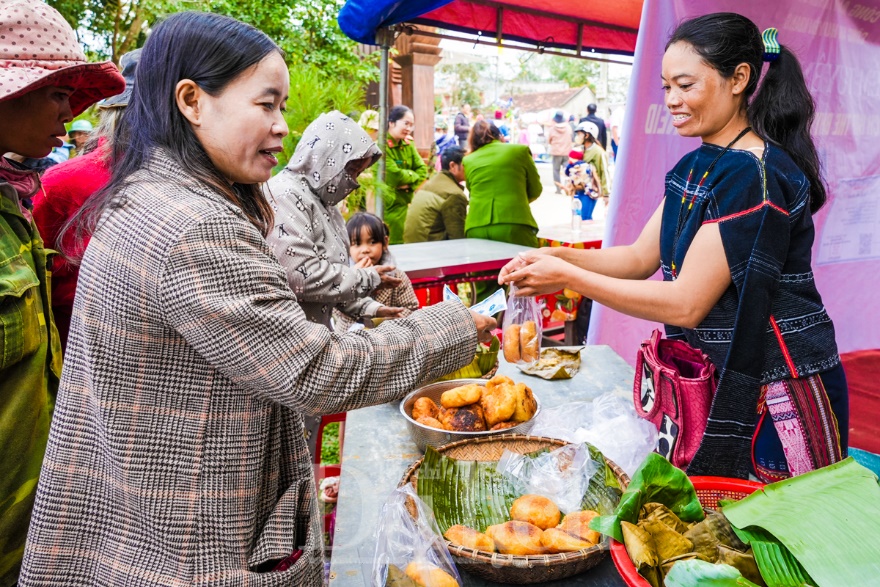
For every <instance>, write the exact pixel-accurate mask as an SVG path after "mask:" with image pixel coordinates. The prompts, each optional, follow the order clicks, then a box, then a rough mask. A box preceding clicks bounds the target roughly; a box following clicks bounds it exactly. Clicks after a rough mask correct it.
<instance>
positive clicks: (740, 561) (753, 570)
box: [716, 544, 767, 587]
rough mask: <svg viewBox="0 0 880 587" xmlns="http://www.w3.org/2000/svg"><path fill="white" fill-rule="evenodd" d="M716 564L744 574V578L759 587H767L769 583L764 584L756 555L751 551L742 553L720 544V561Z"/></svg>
mask: <svg viewBox="0 0 880 587" xmlns="http://www.w3.org/2000/svg"><path fill="white" fill-rule="evenodd" d="M716 562H717V563H719V564H722V565H730V566H731V567H733V568H735V569H736V570H737V571H739V572H740V573H742V576H743V577H745V578H746V579H748V580H749V581H751V582H752V583H754V584H755V585H758V587H767V583H765V582H764V578H763V577H762V576H761V571H760V570H758V563H757V562H756V561H755V554H754V552H753V551H752V550H751V549H749V550H747V551H746V552H740V551H738V550H736V549H733V548H730V547H729V546H724V545H723V544H719V545H718V560H717V561H716Z"/></svg>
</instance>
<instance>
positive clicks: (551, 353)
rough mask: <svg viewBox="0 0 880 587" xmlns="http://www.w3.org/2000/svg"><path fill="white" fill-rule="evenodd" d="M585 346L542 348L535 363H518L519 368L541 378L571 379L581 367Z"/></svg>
mask: <svg viewBox="0 0 880 587" xmlns="http://www.w3.org/2000/svg"><path fill="white" fill-rule="evenodd" d="M583 348H584V347H582V346H581V347H572V348H567V349H564V348H558V347H550V348H546V349H542V350H541V356H540V358H539V359H538V360H537V361H535V362H534V363H529V364H517V367H519V370H520V371H522V372H523V373H527V374H529V375H535V376H536V377H540V378H541V379H549V380H553V379H571V378H572V377H574V376H575V375H576V374H577V372H578V369H580V367H581V349H583Z"/></svg>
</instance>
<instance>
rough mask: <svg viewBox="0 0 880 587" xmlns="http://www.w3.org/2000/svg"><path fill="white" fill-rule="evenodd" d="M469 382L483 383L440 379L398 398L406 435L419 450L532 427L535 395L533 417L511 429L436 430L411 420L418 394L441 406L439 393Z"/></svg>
mask: <svg viewBox="0 0 880 587" xmlns="http://www.w3.org/2000/svg"><path fill="white" fill-rule="evenodd" d="M469 383H476V384H477V385H480V386H483V387H485V386H486V380H485V379H453V380H451V381H440V382H438V383H431V384H429V385H425V386H424V387H420V388H418V389H416V390H415V391H412V392H410V393H409V395H407V396H406V397H404V398H403V399H402V400H400V413H401V414H402V415H403V417H404V418H405V419H406V426H407V428H408V429H409V435H410V437H412V439H413V442H415V443H416V446H418V447H419V450H420V451H422V452H425V448H426V447H427V446H428V445H431V446H441V445H444V444H447V443H450V442H455V441H456V440H465V439H468V438H475V437H477V436H492V435H494V434H511V433H518V434H528V433H529V430H531V429H532V425H534V423H535V418H536V417H537V415H538V414H539V413H540V412H541V400H539V399H538V396H537V395H535V403H537V404H538V407H537V409H536V410H535V414H534V415H533V416H532V418H531V419H530V420H527V421H526V422H523V423H522V424H517V425H516V426H514V427H512V428H505V429H503V430H488V431H485V432H455V431H451V430H438V429H437V428H431V427H430V426H425V425H424V424H419V423H418V422H416V421H415V420H413V418H412V408H413V404H414V403H416V400H417V399H419V398H420V397H429V398H431V399H432V400H434V402H435V403H436V404H437V405H440V396H441V395H443V392H444V391H447V390H450V389H452V388H454V387H461V386H462V385H467V384H469ZM533 395H534V393H533Z"/></svg>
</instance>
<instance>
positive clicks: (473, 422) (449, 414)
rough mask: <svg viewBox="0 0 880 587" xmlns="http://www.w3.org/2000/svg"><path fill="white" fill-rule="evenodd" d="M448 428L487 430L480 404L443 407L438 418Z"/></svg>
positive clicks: (475, 430)
mask: <svg viewBox="0 0 880 587" xmlns="http://www.w3.org/2000/svg"><path fill="white" fill-rule="evenodd" d="M438 420H440V422H441V423H442V424H443V427H444V428H445V429H446V430H455V431H457V432H484V431H486V430H487V428H486V421H485V420H484V419H483V409H482V408H481V407H480V404H471V405H469V406H465V407H463V408H441V409H440V417H439V418H438Z"/></svg>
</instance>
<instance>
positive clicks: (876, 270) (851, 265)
mask: <svg viewBox="0 0 880 587" xmlns="http://www.w3.org/2000/svg"><path fill="white" fill-rule="evenodd" d="M710 12H738V13H740V14H743V15H745V16H747V17H749V18H750V19H752V21H754V22H755V24H757V25H758V28H759V29H761V30H764V29H766V28H769V27H776V28H777V29H779V42H780V43H782V44H783V45H785V46H787V47H788V48H789V49H791V50H793V51H794V52H795V53H796V54H797V55H798V57H799V58H800V60H801V64H802V65H803V67H804V73H805V75H806V78H807V83H808V85H809V87H810V91H811V92H812V94H813V98H814V99H815V101H816V112H817V115H816V120H815V122H814V125H813V136H814V139H815V141H816V146H817V148H818V150H819V154H820V157H821V159H822V164H823V171H824V175H825V179H826V181H827V183H828V196H829V197H828V203H826V205H825V207H824V208H822V210H821V211H820V212H819V213H818V214H816V215H815V216H814V221H815V224H816V241H815V244H814V246H813V269H814V271H815V273H816V282H817V285H818V288H819V293H820V294H821V295H822V299H823V301H824V303H825V306H826V307H827V309H828V313H829V314H830V315H831V318H832V319H833V320H834V325H835V328H836V331H837V344H838V346H839V347H840V352H842V353H843V352H848V351H853V350H861V349H871V348H880V318H878V316H880V310H878V308H877V297H878V293H880V108H878V104H880V100H878V98H880V4H878V3H877V2H876V0H863V1H862V3H859V2H855V1H851V0H800V1H795V0H778V1H776V2H768V1H767V0H711V1H706V0H672V1H670V0H645V4H644V8H643V11H642V20H641V25H640V28H639V36H638V41H637V43H636V54H635V55H636V58H635V66H634V67H633V77H632V83H631V85H630V89H629V98H628V100H627V107H626V117H625V121H624V124H623V134H622V137H621V147H620V152H619V155H620V158H619V160H618V161H619V162H618V165H617V168H616V171H615V176H614V189H613V192H614V197H613V198H612V204H611V208H610V210H609V217H608V222H607V226H606V234H605V239H604V243H605V244H604V246H614V245H625V244H629V243H631V242H633V241H634V240H635V239H636V237H637V236H638V235H639V232H640V231H641V229H642V227H643V226H644V225H645V223H646V222H647V221H648V218H649V217H650V216H651V213H652V212H653V211H654V210H655V209H656V208H657V206H658V205H659V204H660V201H661V199H662V198H663V182H664V178H665V175H666V172H667V171H668V170H669V169H671V168H672V167H673V166H674V165H675V163H676V162H677V161H678V160H679V159H680V158H681V157H682V156H683V155H684V154H685V153H687V152H689V151H691V150H693V149H695V148H697V147H698V146H699V139H685V138H681V137H679V136H678V134H677V133H676V131H675V129H674V128H673V127H672V120H671V118H670V116H669V113H668V111H667V109H666V107H665V105H664V96H663V90H662V89H661V82H660V70H661V60H662V58H663V47H664V45H665V44H666V39H667V38H668V36H669V34H670V33H671V32H672V31H673V29H674V28H675V26H676V25H677V24H678V23H679V22H681V21H682V20H684V19H687V18H692V17H694V16H699V15H701V14H707V13H710ZM656 278H660V275H659V273H658V274H657V275H655V279H656ZM656 326H657V325H655V324H652V323H650V322H646V321H644V320H638V319H635V318H630V317H628V316H624V315H622V314H619V313H617V312H614V311H612V310H609V309H608V308H604V307H602V306H600V305H598V304H594V305H593V314H592V318H591V324H590V334H589V337H588V341H589V343H590V344H608V345H611V346H612V347H613V348H614V350H615V351H617V352H618V353H619V354H620V355H621V356H623V358H625V359H627V360H628V361H630V362H631V363H634V362H635V357H636V351H637V350H638V347H639V343H640V342H641V341H642V340H643V339H645V338H647V337H648V336H649V335H650V334H651V331H652V329H653V328H655V327H656Z"/></svg>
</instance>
